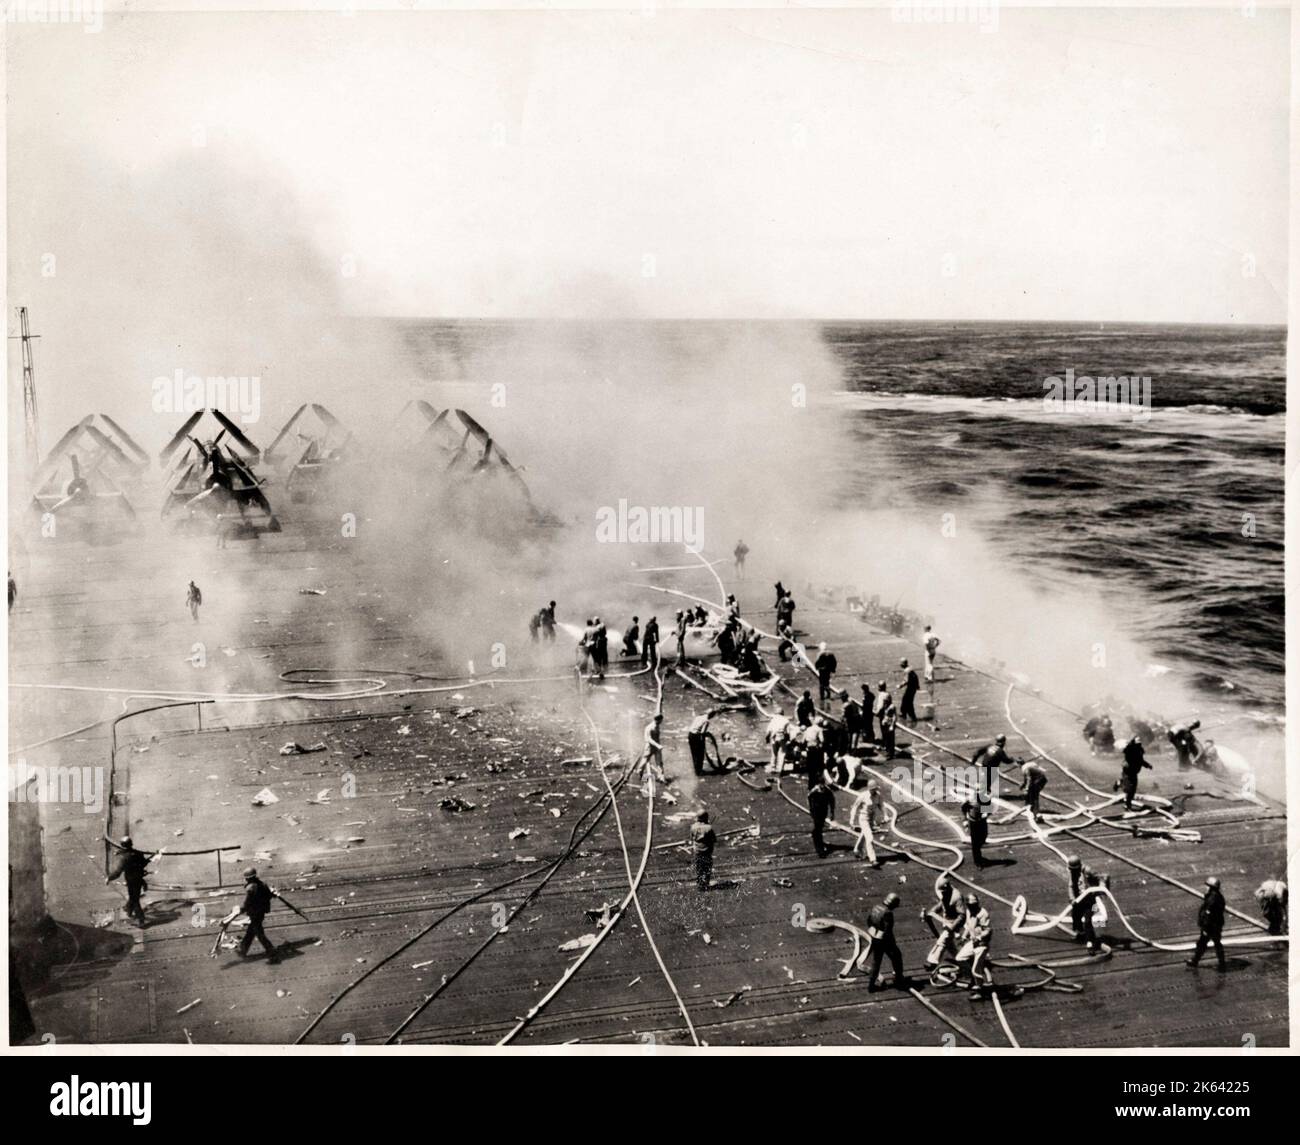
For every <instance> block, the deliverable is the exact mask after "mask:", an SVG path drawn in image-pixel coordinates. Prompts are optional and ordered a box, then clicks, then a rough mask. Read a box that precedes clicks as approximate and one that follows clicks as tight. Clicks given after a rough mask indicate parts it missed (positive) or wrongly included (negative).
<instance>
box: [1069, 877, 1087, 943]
mask: <svg viewBox="0 0 1300 1145" xmlns="http://www.w3.org/2000/svg"><path fill="white" fill-rule="evenodd" d="M1066 866H1067V867H1068V868H1069V871H1070V925H1071V926H1072V927H1073V928H1074V941H1075V942H1082V941H1083V938H1084V926H1083V922H1084V903H1083V902H1081V901H1079V896H1080V895H1082V894H1083V888H1084V884H1085V880H1086V875H1085V873H1084V866H1083V860H1082V859H1080V858H1079V856H1078V855H1071V856H1070V857H1069V858H1068V859H1067V860H1066Z"/></svg>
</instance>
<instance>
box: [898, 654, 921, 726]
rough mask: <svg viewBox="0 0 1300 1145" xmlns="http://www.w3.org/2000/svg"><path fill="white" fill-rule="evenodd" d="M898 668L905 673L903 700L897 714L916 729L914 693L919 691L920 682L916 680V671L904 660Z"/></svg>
mask: <svg viewBox="0 0 1300 1145" xmlns="http://www.w3.org/2000/svg"><path fill="white" fill-rule="evenodd" d="M898 666H899V667H900V668H901V669H902V670H903V671H904V672H906V673H907V675H906V676H905V677H904V679H903V699H902V702H901V704H900V706H899V709H898V714H899V716H900V717H901V718H903V719H905V720H906V721H907V722H908V724H909V726H911V727H916V693H917V692H919V691H920V690H921V681H920V680H919V679H918V678H917V675H916V669H915V668H912V667H910V666H909V665H908V663H907V661H906V660H900V661H899V663H898Z"/></svg>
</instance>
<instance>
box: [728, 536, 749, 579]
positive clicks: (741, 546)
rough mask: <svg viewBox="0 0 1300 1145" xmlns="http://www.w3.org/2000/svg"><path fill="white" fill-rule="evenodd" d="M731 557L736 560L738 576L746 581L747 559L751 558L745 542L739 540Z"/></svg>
mask: <svg viewBox="0 0 1300 1145" xmlns="http://www.w3.org/2000/svg"><path fill="white" fill-rule="evenodd" d="M731 555H732V556H733V557H735V558H736V576H737V577H739V578H740V579H741V580H744V579H745V558H746V557H747V556H749V546H748V545H747V544H745V542H744V541H743V540H739V541H737V542H736V547H735V549H734V550H733V551H732V554H731Z"/></svg>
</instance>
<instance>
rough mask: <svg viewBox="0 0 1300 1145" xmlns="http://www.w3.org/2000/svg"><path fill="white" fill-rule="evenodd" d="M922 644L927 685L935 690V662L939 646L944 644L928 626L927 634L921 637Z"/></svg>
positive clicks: (926, 628)
mask: <svg viewBox="0 0 1300 1145" xmlns="http://www.w3.org/2000/svg"><path fill="white" fill-rule="evenodd" d="M921 643H922V645H924V647H925V682H926V685H927V686H928V687H929V688H930V689H931V690H933V689H934V661H935V657H936V656H937V655H938V653H939V645H940V644H942V643H943V641H942V640H940V639H939V638H938V637H937V636H936V635H935V634H934V633H933V632H932V631H931V630H930V626H929V625H928V624H927V625H926V626H925V632H924V634H923V635H922V637H921Z"/></svg>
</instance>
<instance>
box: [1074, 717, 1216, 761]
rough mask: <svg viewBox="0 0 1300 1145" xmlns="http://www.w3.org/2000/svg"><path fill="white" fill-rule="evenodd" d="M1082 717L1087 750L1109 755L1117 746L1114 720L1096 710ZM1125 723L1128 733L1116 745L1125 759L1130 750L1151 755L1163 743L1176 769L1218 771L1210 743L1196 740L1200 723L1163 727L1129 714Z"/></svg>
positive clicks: (1158, 723) (1213, 748)
mask: <svg viewBox="0 0 1300 1145" xmlns="http://www.w3.org/2000/svg"><path fill="white" fill-rule="evenodd" d="M1086 714H1087V715H1088V719H1087V720H1086V721H1085V722H1084V725H1083V738H1084V739H1085V740H1086V741H1087V742H1088V748H1089V750H1090V751H1091V752H1092V754H1093V755H1111V754H1113V753H1114V752H1115V751H1116V746H1117V741H1116V738H1115V723H1114V720H1113V719H1112V718H1111V716H1110V715H1109V713H1108V712H1106V711H1104V710H1100V709H1097V710H1093V711H1091V712H1088V713H1086ZM1128 723H1129V730H1130V732H1131V734H1130V736H1129V738H1128V739H1126V740H1124V741H1123V743H1121V744H1119V745H1118V749H1119V750H1120V751H1121V752H1123V753H1124V754H1125V756H1126V758H1127V755H1128V753H1129V750H1130V749H1131V748H1134V747H1136V748H1138V749H1140V750H1142V751H1153V752H1155V751H1159V750H1160V749H1161V746H1162V745H1163V744H1164V743H1166V742H1167V743H1168V744H1169V745H1170V747H1172V748H1173V749H1174V755H1175V756H1176V757H1177V760H1178V766H1179V768H1180V769H1182V770H1187V769H1189V768H1192V767H1200V768H1205V769H1207V770H1210V771H1218V770H1220V769H1221V768H1222V761H1221V760H1220V758H1219V751H1218V748H1216V747H1215V744H1214V741H1213V740H1212V739H1207V740H1206V741H1205V742H1204V743H1201V742H1200V741H1199V740H1198V739H1197V738H1196V731H1197V730H1198V729H1199V728H1200V726H1201V721H1200V720H1193V721H1192V722H1191V723H1190V724H1165V723H1163V722H1161V721H1160V720H1158V719H1144V718H1142V717H1140V716H1136V715H1130V716H1129V717H1128ZM1148 766H1150V765H1148Z"/></svg>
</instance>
